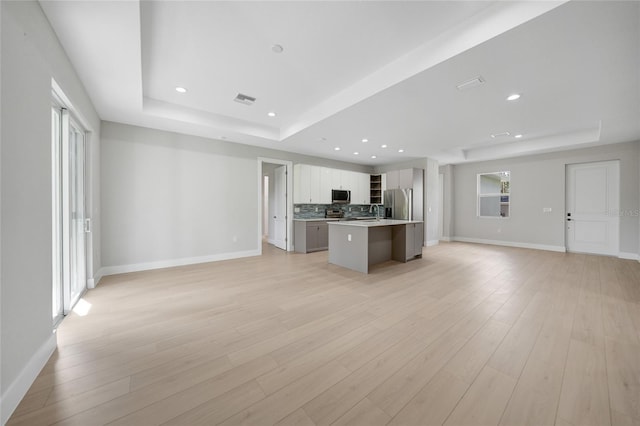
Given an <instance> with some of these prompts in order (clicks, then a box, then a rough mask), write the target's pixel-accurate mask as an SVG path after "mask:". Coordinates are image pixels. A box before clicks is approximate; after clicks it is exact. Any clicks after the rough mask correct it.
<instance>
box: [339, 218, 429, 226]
mask: <svg viewBox="0 0 640 426" xmlns="http://www.w3.org/2000/svg"><path fill="white" fill-rule="evenodd" d="M410 223H423V222H422V221H420V220H399V219H372V218H365V219H356V220H341V221H340V222H339V223H337V225H342V226H364V227H368V228H370V227H373V226H392V225H407V224H410Z"/></svg>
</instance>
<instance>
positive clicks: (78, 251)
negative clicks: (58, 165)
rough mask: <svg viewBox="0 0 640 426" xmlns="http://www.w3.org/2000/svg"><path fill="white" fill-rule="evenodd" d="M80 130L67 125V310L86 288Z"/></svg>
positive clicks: (82, 144) (82, 152)
mask: <svg viewBox="0 0 640 426" xmlns="http://www.w3.org/2000/svg"><path fill="white" fill-rule="evenodd" d="M84 142H85V140H84V133H83V132H81V131H80V130H79V129H78V128H77V127H76V126H74V125H73V124H71V125H70V126H69V190H70V191H69V210H70V215H69V219H70V235H69V249H70V256H69V261H70V280H69V286H70V288H69V306H68V307H67V310H70V309H71V308H72V307H73V305H75V303H76V302H77V301H78V299H79V298H80V296H81V295H82V293H83V292H84V290H85V289H86V244H85V240H86V236H85V206H84V158H85V156H84Z"/></svg>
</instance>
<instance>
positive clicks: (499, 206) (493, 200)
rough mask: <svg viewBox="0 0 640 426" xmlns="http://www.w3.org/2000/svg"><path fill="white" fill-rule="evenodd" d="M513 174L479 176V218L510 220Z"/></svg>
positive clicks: (482, 174) (502, 173)
mask: <svg viewBox="0 0 640 426" xmlns="http://www.w3.org/2000/svg"><path fill="white" fill-rule="evenodd" d="M510 182H511V172H509V171H502V172H495V173H480V174H479V175H478V217H485V218H508V217H509V215H510V204H509V203H510V201H511V194H510V190H511V188H510V187H511V185H510Z"/></svg>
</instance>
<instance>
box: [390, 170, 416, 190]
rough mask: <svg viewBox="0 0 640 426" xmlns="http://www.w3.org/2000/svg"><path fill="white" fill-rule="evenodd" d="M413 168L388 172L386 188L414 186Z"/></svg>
mask: <svg viewBox="0 0 640 426" xmlns="http://www.w3.org/2000/svg"><path fill="white" fill-rule="evenodd" d="M413 170H414V169H405V170H392V171H390V172H387V173H386V175H387V179H386V181H387V182H386V184H387V185H386V187H385V189H405V188H413V175H414V173H413Z"/></svg>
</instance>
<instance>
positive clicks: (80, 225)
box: [52, 106, 88, 322]
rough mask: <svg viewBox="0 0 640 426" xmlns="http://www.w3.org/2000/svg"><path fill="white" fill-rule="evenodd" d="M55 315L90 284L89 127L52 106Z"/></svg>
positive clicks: (64, 311) (56, 317) (69, 306)
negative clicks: (85, 127)
mask: <svg viewBox="0 0 640 426" xmlns="http://www.w3.org/2000/svg"><path fill="white" fill-rule="evenodd" d="M52 111H53V112H52V121H53V122H52V143H53V145H52V146H53V150H52V158H53V164H52V166H53V167H52V170H53V187H52V195H53V268H52V270H53V283H52V289H53V305H52V308H53V318H54V322H57V321H59V319H60V318H62V316H64V315H66V314H68V313H69V312H70V311H71V309H72V308H73V306H74V305H75V304H76V302H77V301H78V299H79V298H80V296H82V293H83V292H84V291H85V290H86V288H87V284H86V283H87V272H86V232H87V225H88V224H87V221H86V215H85V143H86V140H85V139H86V136H85V131H84V130H83V129H82V128H81V127H80V126H79V125H78V124H77V123H76V122H74V120H73V119H72V118H71V117H70V115H69V113H68V111H67V110H66V109H64V108H62V107H59V106H54V107H53V110H52Z"/></svg>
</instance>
